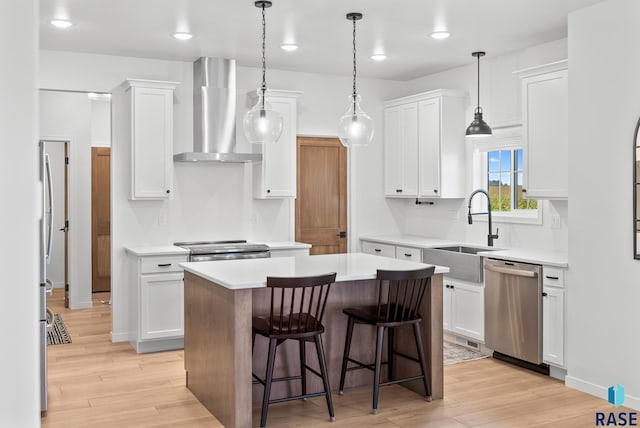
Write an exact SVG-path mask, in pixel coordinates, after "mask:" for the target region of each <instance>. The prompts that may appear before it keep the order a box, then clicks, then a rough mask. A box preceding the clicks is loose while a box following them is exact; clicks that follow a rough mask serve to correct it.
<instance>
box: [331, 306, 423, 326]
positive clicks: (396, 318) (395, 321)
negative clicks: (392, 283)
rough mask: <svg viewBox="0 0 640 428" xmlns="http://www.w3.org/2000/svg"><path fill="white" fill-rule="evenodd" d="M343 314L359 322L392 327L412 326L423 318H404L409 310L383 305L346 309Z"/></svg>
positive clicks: (416, 316) (417, 315)
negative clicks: (400, 325)
mask: <svg viewBox="0 0 640 428" xmlns="http://www.w3.org/2000/svg"><path fill="white" fill-rule="evenodd" d="M342 312H343V313H344V314H346V315H348V316H350V317H352V318H355V319H356V320H357V321H359V322H361V323H365V324H371V325H375V326H387V327H392V326H395V325H399V324H411V323H415V322H420V321H421V320H422V318H421V317H420V315H419V314H416V315H415V316H412V317H410V318H409V317H406V316H402V315H403V314H406V313H408V312H409V310H408V309H407V308H405V307H403V306H401V305H390V306H389V307H388V306H387V305H381V306H375V305H371V306H356V307H353V308H345V309H343V310H342Z"/></svg>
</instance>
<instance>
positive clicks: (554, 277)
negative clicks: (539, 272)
mask: <svg viewBox="0 0 640 428" xmlns="http://www.w3.org/2000/svg"><path fill="white" fill-rule="evenodd" d="M545 278H547V279H560V278H559V277H557V276H549V275H546V276H545Z"/></svg>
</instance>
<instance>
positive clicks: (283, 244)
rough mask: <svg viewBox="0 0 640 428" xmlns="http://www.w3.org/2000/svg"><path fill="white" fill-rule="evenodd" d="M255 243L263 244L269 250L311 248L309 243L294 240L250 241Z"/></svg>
mask: <svg viewBox="0 0 640 428" xmlns="http://www.w3.org/2000/svg"><path fill="white" fill-rule="evenodd" d="M251 242H255V243H256V244H265V245H266V246H267V247H269V249H271V250H306V249H307V248H311V244H306V243H304V242H294V241H266V242H264V241H251Z"/></svg>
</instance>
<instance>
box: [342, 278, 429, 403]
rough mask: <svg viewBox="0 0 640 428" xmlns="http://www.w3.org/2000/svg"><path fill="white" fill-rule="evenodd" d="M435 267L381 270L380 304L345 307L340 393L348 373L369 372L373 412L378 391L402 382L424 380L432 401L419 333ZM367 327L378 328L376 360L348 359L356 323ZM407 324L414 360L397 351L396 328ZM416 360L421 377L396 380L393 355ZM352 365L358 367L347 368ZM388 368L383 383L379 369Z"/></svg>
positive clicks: (425, 388) (379, 279)
mask: <svg viewBox="0 0 640 428" xmlns="http://www.w3.org/2000/svg"><path fill="white" fill-rule="evenodd" d="M434 270H435V266H432V267H429V268H426V269H419V270H411V271H390V270H378V274H377V277H376V278H377V280H378V304H377V305H371V306H358V307H353V308H346V309H344V310H343V311H342V312H344V313H345V314H346V315H347V316H348V317H349V321H348V324H347V337H346V341H345V346H344V356H343V358H342V370H341V371H340V388H339V394H341V395H342V393H343V392H344V381H345V375H346V374H347V371H351V370H359V369H369V370H373V371H374V381H373V413H374V414H375V413H377V411H378V392H379V390H380V387H381V386H385V385H392V384H396V383H401V382H408V381H412V380H417V379H422V381H423V383H424V390H425V396H426V397H427V399H428V400H429V401H430V400H431V389H430V387H429V379H428V377H427V370H426V360H425V356H424V349H423V346H422V336H421V330H420V322H421V321H422V318H421V315H420V313H419V312H418V310H419V309H420V304H421V303H422V298H423V297H424V294H425V292H426V291H427V288H428V287H430V286H431V276H432V275H433V272H434ZM356 323H357V324H367V325H372V326H376V329H377V336H376V359H375V362H374V363H373V364H366V363H363V362H360V361H357V360H354V359H352V358H349V350H350V348H351V337H352V336H353V327H354V324H356ZM405 325H412V326H413V334H414V336H415V341H416V348H417V351H418V358H414V357H411V356H409V355H406V354H403V353H401V352H398V351H395V350H394V340H393V337H394V334H393V333H394V329H395V328H396V327H402V326H405ZM385 329H388V343H387V361H386V362H382V344H383V337H384V331H385ZM394 355H398V356H400V357H403V358H406V359H409V360H411V361H415V362H416V363H419V364H420V371H421V374H420V375H418V376H411V377H406V378H402V379H394V377H393V356H394ZM349 362H351V363H353V364H355V365H356V366H352V367H347V365H348V363H349ZM382 364H386V365H387V377H388V379H387V382H380V367H381V365H382Z"/></svg>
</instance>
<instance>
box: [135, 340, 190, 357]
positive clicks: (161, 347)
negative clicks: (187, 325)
mask: <svg viewBox="0 0 640 428" xmlns="http://www.w3.org/2000/svg"><path fill="white" fill-rule="evenodd" d="M130 343H131V346H133V349H135V350H136V352H137V353H139V354H144V353H147V352H161V351H173V350H176V349H184V337H179V338H175V339H159V340H148V341H144V342H136V341H133V340H132V341H131V342H130Z"/></svg>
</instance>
